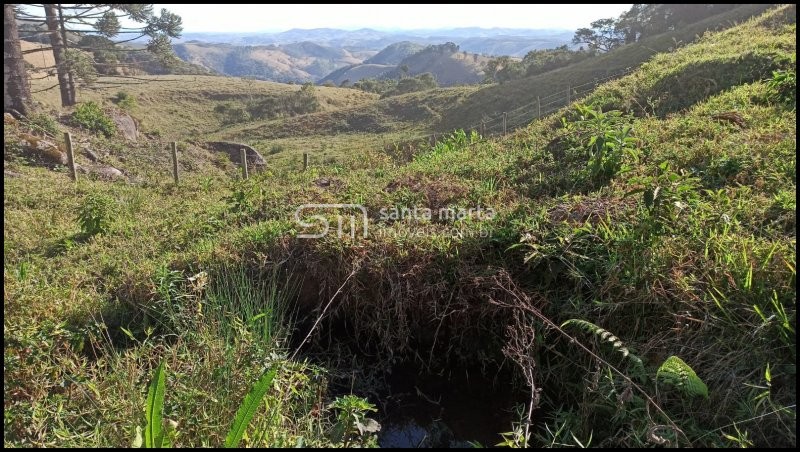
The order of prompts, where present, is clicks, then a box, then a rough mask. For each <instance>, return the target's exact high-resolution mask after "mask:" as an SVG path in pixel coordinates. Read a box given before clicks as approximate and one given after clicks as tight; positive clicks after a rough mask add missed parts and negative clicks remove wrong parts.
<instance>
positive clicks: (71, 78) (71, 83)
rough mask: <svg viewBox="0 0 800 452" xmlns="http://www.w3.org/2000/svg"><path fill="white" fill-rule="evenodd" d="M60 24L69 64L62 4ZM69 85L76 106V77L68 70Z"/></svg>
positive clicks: (59, 15) (59, 16)
mask: <svg viewBox="0 0 800 452" xmlns="http://www.w3.org/2000/svg"><path fill="white" fill-rule="evenodd" d="M58 23H59V29H60V30H61V42H62V43H64V57H65V58H66V60H67V62H68V63H69V53H68V50H69V39H67V26H66V25H65V24H64V9H63V8H62V7H61V4H60V3H59V4H58ZM67 67H69V66H67ZM67 85H68V86H69V89H70V92H71V93H72V103H73V104H74V103H76V102H77V98H76V96H75V76H74V75H73V74H72V71H71V70H67Z"/></svg>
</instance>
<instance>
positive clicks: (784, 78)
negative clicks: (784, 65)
mask: <svg viewBox="0 0 800 452" xmlns="http://www.w3.org/2000/svg"><path fill="white" fill-rule="evenodd" d="M767 87H769V90H770V94H769V97H770V99H771V100H774V101H777V102H781V103H784V104H787V105H790V106H791V107H792V108H796V105H797V72H796V71H793V70H786V71H774V72H773V73H772V78H771V79H769V80H768V81H767Z"/></svg>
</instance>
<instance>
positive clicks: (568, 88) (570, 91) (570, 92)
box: [567, 83, 572, 106]
mask: <svg viewBox="0 0 800 452" xmlns="http://www.w3.org/2000/svg"><path fill="white" fill-rule="evenodd" d="M570 94H572V90H571V89H570V87H569V83H567V106H569V98H570Z"/></svg>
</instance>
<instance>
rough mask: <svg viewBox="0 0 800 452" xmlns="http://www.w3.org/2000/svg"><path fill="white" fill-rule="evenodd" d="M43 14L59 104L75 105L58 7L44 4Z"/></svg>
mask: <svg viewBox="0 0 800 452" xmlns="http://www.w3.org/2000/svg"><path fill="white" fill-rule="evenodd" d="M44 14H45V17H46V19H47V30H48V31H49V32H50V46H51V47H53V59H54V60H55V62H56V74H57V75H58V88H59V89H60V90H61V105H62V106H64V107H69V106H71V105H75V85H74V84H73V83H72V77H71V75H70V73H69V64H68V62H67V52H66V46H65V45H64V40H63V39H62V35H61V29H60V28H61V27H60V26H59V22H60V21H59V17H58V8H57V6H56V5H54V4H45V5H44Z"/></svg>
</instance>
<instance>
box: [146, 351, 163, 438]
mask: <svg viewBox="0 0 800 452" xmlns="http://www.w3.org/2000/svg"><path fill="white" fill-rule="evenodd" d="M163 409H164V361H161V364H159V365H158V368H157V369H156V373H155V374H154V375H153V379H152V380H151V381H150V389H149V390H148V391H147V408H146V411H145V421H146V422H147V423H146V425H145V428H144V447H147V448H161V446H162V444H163V442H164V432H163V431H162V429H161V424H162V417H161V411H162V410H163Z"/></svg>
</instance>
